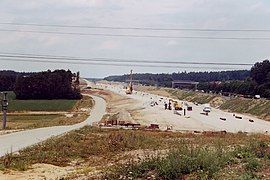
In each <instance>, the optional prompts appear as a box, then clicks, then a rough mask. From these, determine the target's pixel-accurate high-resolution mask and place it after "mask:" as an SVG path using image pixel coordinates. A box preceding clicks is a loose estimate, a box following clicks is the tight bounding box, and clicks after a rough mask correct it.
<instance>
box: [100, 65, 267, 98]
mask: <svg viewBox="0 0 270 180" xmlns="http://www.w3.org/2000/svg"><path fill="white" fill-rule="evenodd" d="M128 78H129V75H122V76H109V77H106V78H105V80H108V81H120V82H125V81H126V80H127V79H128ZM133 79H136V80H139V82H140V83H142V84H144V85H158V86H163V87H171V85H172V81H174V80H185V81H197V82H199V84H198V89H199V90H204V91H206V92H209V91H212V92H216V93H220V92H222V93H224V94H228V93H233V94H242V95H247V96H250V97H251V96H254V95H260V96H262V97H265V98H270V62H269V60H265V61H263V62H257V63H256V64H255V65H254V66H253V67H252V68H251V70H236V71H219V72H178V73H172V74H151V73H144V74H134V75H133Z"/></svg>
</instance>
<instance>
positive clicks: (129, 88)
mask: <svg viewBox="0 0 270 180" xmlns="http://www.w3.org/2000/svg"><path fill="white" fill-rule="evenodd" d="M132 91H133V87H132V70H131V71H130V75H129V84H128V86H127V88H126V94H132Z"/></svg>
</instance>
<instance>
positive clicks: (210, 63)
mask: <svg viewBox="0 0 270 180" xmlns="http://www.w3.org/2000/svg"><path fill="white" fill-rule="evenodd" d="M0 57H3V58H23V59H25V58H27V59H47V60H65V61H69V60H72V61H80V62H118V63H146V64H185V65H218V66H220V65H222V66H252V65H253V64H250V63H226V62H222V63H218V62H187V61H164V60H163V61H161V60H140V59H118V58H79V57H69V56H51V55H37V54H21V53H15V54H14V53H1V52H0Z"/></svg>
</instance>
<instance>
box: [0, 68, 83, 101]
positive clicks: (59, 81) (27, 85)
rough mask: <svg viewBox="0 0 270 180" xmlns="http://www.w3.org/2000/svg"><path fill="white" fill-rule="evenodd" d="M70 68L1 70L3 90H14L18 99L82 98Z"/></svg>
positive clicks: (1, 86)
mask: <svg viewBox="0 0 270 180" xmlns="http://www.w3.org/2000/svg"><path fill="white" fill-rule="evenodd" d="M73 77H74V74H72V72H71V71H70V70H68V71H65V70H55V71H50V70H48V71H44V72H38V73H19V72H14V71H1V72H0V89H1V91H14V92H15V94H16V98H17V99H80V98H81V97H82V95H81V94H80V90H79V89H78V88H77V86H74V84H73V80H72V79H73Z"/></svg>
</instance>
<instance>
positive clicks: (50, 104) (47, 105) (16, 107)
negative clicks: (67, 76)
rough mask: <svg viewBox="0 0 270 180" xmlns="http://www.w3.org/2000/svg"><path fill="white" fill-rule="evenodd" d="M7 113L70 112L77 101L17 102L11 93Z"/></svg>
mask: <svg viewBox="0 0 270 180" xmlns="http://www.w3.org/2000/svg"><path fill="white" fill-rule="evenodd" d="M8 100H9V106H8V111H9V112H15V111H70V110H72V108H73V107H74V106H75V104H76V102H78V100H65V99H64V100H17V99H16V95H15V94H14V93H13V92H9V93H8Z"/></svg>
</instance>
